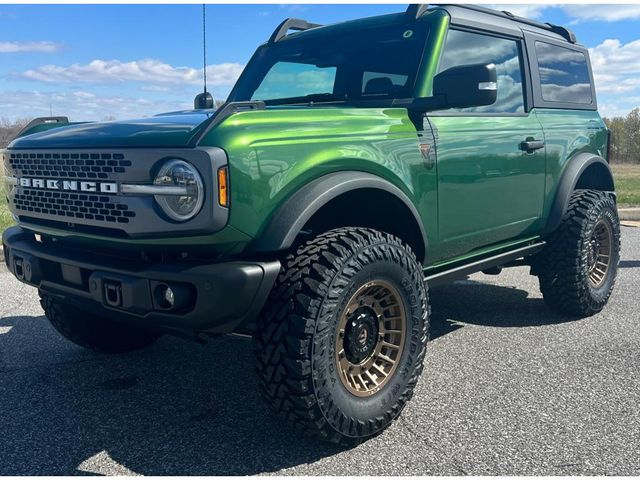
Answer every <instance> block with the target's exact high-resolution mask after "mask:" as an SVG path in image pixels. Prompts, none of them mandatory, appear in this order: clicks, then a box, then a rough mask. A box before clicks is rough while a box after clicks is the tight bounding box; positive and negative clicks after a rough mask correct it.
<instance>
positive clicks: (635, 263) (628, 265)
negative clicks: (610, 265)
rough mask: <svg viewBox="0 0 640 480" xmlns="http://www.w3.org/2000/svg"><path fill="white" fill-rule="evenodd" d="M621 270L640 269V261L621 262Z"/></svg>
mask: <svg viewBox="0 0 640 480" xmlns="http://www.w3.org/2000/svg"><path fill="white" fill-rule="evenodd" d="M618 266H619V267H620V268H640V260H620V264H619V265H618Z"/></svg>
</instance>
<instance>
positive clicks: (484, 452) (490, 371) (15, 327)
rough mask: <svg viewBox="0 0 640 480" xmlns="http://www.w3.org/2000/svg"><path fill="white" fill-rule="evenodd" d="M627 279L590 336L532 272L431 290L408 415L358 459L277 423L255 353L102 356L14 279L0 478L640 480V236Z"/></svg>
mask: <svg viewBox="0 0 640 480" xmlns="http://www.w3.org/2000/svg"><path fill="white" fill-rule="evenodd" d="M620 266H621V268H620V275H619V279H618V284H617V288H616V291H615V293H614V296H613V299H612V301H611V303H610V304H609V306H608V307H607V308H606V310H605V311H604V312H603V313H601V314H600V315H597V316H595V317H592V318H588V319H585V320H571V319H569V318H565V317H562V316H558V315H555V314H552V313H550V312H549V311H548V310H547V309H546V308H545V306H544V303H543V301H542V299H541V298H540V293H539V291H538V288H537V281H536V279H535V278H533V277H530V276H529V275H528V270H527V269H525V268H515V269H511V270H508V271H506V272H505V273H503V274H502V275H501V276H498V277H488V276H485V275H482V274H478V275H473V276H472V277H471V278H470V279H469V280H467V281H462V282H458V283H456V284H454V285H451V286H446V287H440V288H438V289H434V290H433V291H432V303H433V318H432V340H431V342H430V345H429V350H428V353H427V359H426V369H425V373H424V374H423V376H422V379H421V381H420V382H419V384H418V387H417V390H416V393H415V396H414V398H413V400H412V402H411V403H410V404H409V406H408V407H407V408H406V409H405V411H404V413H403V415H402V417H401V418H400V420H399V421H398V422H396V423H395V424H394V425H393V426H392V427H391V428H390V429H389V430H388V431H386V432H385V433H383V434H382V435H380V436H379V437H377V438H374V439H372V440H370V441H368V442H365V443H364V444H362V445H360V446H358V447H356V448H353V449H350V450H344V449H340V448H337V447H333V446H329V445H325V444H322V443H318V442H317V441H315V440H313V439H307V438H303V437H300V436H298V435H296V434H294V433H292V432H291V431H290V430H289V429H287V428H286V427H285V426H284V425H282V423H281V422H280V421H278V420H277V419H276V418H274V417H273V416H272V415H271V414H270V412H269V411H268V409H267V408H266V407H265V405H264V404H263V403H262V401H261V400H260V398H259V396H258V394H257V392H256V379H255V377H254V373H253V358H252V352H251V342H250V341H249V340H248V339H246V338H242V337H224V338H220V339H216V340H214V341H212V342H211V343H209V344H207V345H204V346H203V345H197V344H192V343H188V342H186V341H183V340H179V339H175V338H163V339H162V340H161V341H160V342H159V343H158V344H157V345H155V346H153V347H151V348H149V349H148V350H145V351H142V352H138V353H134V354H128V355H122V356H105V355H100V354H95V353H91V352H88V351H84V350H82V349H80V348H78V347H75V346H74V345H72V344H70V343H68V342H67V341H65V340H64V339H62V338H61V337H59V336H58V335H57V334H56V333H55V332H54V330H53V328H52V327H50V326H49V325H48V323H47V321H46V319H44V317H43V316H42V311H41V309H40V307H39V305H38V302H37V295H36V293H35V292H34V291H33V289H31V288H28V287H26V286H23V285H22V284H20V283H18V282H17V281H16V280H14V279H13V277H11V276H10V275H9V274H8V273H7V272H0V285H1V289H0V314H1V318H0V475H12V474H13V475H19V474H30V475H42V474H50V475H51V474H53V475H57V474H67V475H68V474H75V473H97V474H123V473H135V474H156V475H162V474H175V475H180V474H200V475H215V474H237V475H245V474H261V473H285V474H317V475H321V474H343V475H350V474H352V475H359V474H370V475H377V474H389V475H391V474H450V475H457V474H479V475H482V474H552V475H571V474H619V475H630V474H635V475H638V474H640V331H639V328H638V323H639V322H638V318H639V313H638V311H639V310H640V301H639V298H640V229H639V228H635V229H634V228H628V227H626V228H623V256H622V262H621V265H620Z"/></svg>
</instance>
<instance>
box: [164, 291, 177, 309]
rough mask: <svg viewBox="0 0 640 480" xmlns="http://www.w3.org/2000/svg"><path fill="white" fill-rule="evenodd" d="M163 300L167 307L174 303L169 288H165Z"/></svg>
mask: <svg viewBox="0 0 640 480" xmlns="http://www.w3.org/2000/svg"><path fill="white" fill-rule="evenodd" d="M164 300H165V302H167V304H168V305H169V307H173V304H174V303H176V297H175V295H174V294H173V290H171V287H167V288H166V290H165V291H164Z"/></svg>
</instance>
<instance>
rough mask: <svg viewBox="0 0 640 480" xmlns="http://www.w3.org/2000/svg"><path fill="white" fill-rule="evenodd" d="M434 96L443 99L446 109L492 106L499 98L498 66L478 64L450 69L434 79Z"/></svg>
mask: <svg viewBox="0 0 640 480" xmlns="http://www.w3.org/2000/svg"><path fill="white" fill-rule="evenodd" d="M433 96H434V97H436V96H440V97H442V98H443V102H444V105H445V108H466V107H481V106H484V105H492V104H493V103H495V101H496V98H497V96H498V76H497V74H496V66H495V65H493V64H489V65H482V64H477V65H463V66H460V67H452V68H449V69H447V70H445V71H444V72H441V73H439V74H438V75H436V76H435V77H434V79H433Z"/></svg>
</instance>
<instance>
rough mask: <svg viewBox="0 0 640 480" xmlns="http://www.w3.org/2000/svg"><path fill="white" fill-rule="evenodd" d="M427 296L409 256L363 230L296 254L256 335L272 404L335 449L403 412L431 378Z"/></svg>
mask: <svg viewBox="0 0 640 480" xmlns="http://www.w3.org/2000/svg"><path fill="white" fill-rule="evenodd" d="M428 320H429V317H428V302H427V289H426V285H425V282H424V279H423V273H422V267H421V266H420V264H419V263H418V262H417V261H416V258H415V256H414V254H413V253H412V252H411V250H410V248H409V247H408V246H407V245H405V244H404V243H403V242H402V241H401V240H399V239H398V238H396V237H393V236H392V235H389V234H386V233H382V232H378V231H375V230H370V229H364V228H340V229H336V230H331V231H329V232H327V233H324V234H322V235H320V236H318V237H316V238H315V239H313V240H311V241H309V242H307V243H305V244H304V245H302V246H300V247H299V248H298V249H297V251H296V252H295V254H292V255H290V256H289V257H288V258H287V260H286V262H285V265H284V266H283V270H282V272H281V274H280V277H279V278H278V281H277V283H276V286H275V287H274V290H273V292H272V295H271V298H270V300H269V303H268V305H267V306H266V308H265V310H264V311H263V313H262V315H261V318H260V319H259V322H258V329H257V333H256V334H255V346H256V355H257V370H258V375H259V379H260V385H261V390H262V392H263V394H264V396H265V397H266V399H267V401H268V402H269V403H270V404H271V405H272V406H273V407H274V408H275V409H276V410H277V411H278V412H279V413H280V414H282V416H283V417H284V418H285V419H286V420H288V422H289V423H290V424H292V425H293V426H295V427H297V428H298V429H299V430H301V431H304V432H310V433H313V434H316V435H318V436H320V437H321V438H323V439H325V440H328V441H331V442H335V443H352V442H357V441H359V440H360V439H363V438H366V437H370V436H372V435H374V434H376V433H378V432H380V431H382V430H383V429H384V428H386V427H387V426H388V425H389V424H391V422H392V421H393V420H394V419H395V418H396V417H397V416H398V415H399V414H400V412H401V411H402V409H403V407H404V406H405V404H406V402H407V401H408V400H409V398H410V397H411V395H412V393H413V389H414V386H415V384H416V382H417V379H418V377H419V375H420V373H421V371H422V364H423V359H424V354H425V348H426V340H427V331H428Z"/></svg>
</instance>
